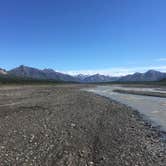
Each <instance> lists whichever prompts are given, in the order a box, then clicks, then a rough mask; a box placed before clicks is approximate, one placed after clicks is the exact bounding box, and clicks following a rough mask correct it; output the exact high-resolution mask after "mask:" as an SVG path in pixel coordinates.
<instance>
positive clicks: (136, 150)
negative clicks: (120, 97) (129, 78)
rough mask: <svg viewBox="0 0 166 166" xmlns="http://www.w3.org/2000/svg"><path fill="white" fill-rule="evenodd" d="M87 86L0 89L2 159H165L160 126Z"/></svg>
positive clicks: (114, 163) (150, 162)
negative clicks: (155, 126) (146, 122)
mask: <svg viewBox="0 0 166 166" xmlns="http://www.w3.org/2000/svg"><path fill="white" fill-rule="evenodd" d="M84 86H86V85H63V86H59V85H58V86H50V85H49V86H24V87H21V86H20V87H16V88H15V87H13V88H11V89H10V88H5V89H0V92H1V95H0V105H1V106H2V107H0V163H1V164H2V165H28V166H29V165H43V166H45V165H57V166H64V165H68V166H78V165H80V166H85V165H88V166H93V165H95V166H119V165H123V166H130V165H132V166H133V165H140V166H156V165H160V166H164V165H165V163H166V143H164V142H162V141H161V139H160V133H159V132H157V131H156V130H152V129H151V126H149V125H147V124H145V122H144V121H142V120H141V119H140V117H139V115H138V114H137V113H136V112H135V111H133V110H132V109H130V108H129V107H126V106H125V105H123V104H119V103H118V102H115V101H112V100H110V99H108V98H105V97H102V96H99V95H95V94H93V93H90V92H84V91H80V89H82V88H83V87H84ZM11 104H12V105H11Z"/></svg>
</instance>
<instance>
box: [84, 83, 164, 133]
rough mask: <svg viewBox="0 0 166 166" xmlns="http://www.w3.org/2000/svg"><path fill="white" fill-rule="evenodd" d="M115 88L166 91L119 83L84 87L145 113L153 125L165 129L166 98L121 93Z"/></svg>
mask: <svg viewBox="0 0 166 166" xmlns="http://www.w3.org/2000/svg"><path fill="white" fill-rule="evenodd" d="M115 89H122V90H135V91H150V92H161V93H166V91H165V89H162V88H136V87H123V86H119V85H110V86H97V87H95V88H90V89H86V90H87V91H90V92H93V93H96V94H99V95H102V96H106V97H109V98H111V99H113V100H116V101H118V102H120V103H122V104H125V105H127V106H130V107H132V108H133V109H136V110H138V111H139V112H140V113H141V114H143V115H145V116H144V117H145V118H147V119H148V120H150V121H151V122H152V125H154V126H160V127H161V129H162V130H164V131H166V98H160V97H153V96H144V95H133V94H122V93H118V92H113V90H115Z"/></svg>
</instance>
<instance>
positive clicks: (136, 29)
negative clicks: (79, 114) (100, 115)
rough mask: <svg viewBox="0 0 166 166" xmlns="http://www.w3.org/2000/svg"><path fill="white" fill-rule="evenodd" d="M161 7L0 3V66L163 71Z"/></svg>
mask: <svg viewBox="0 0 166 166" xmlns="http://www.w3.org/2000/svg"><path fill="white" fill-rule="evenodd" d="M165 8H166V1H165V0H24V1H23V0H5V1H2V2H1V5H0V59H1V60H0V67H3V68H6V69H11V68H14V67H16V66H19V65H21V64H24V65H27V66H32V67H36V68H41V69H43V68H53V69H55V70H58V71H63V72H66V73H72V74H73V73H74V74H75V73H80V72H81V73H88V74H93V73H102V74H111V75H121V74H127V73H132V72H135V71H140V72H143V71H145V70H148V69H157V70H161V71H166V19H165V18H166V10H165Z"/></svg>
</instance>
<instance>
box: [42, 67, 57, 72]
mask: <svg viewBox="0 0 166 166" xmlns="http://www.w3.org/2000/svg"><path fill="white" fill-rule="evenodd" d="M43 71H44V72H47V73H53V72H55V71H54V70H53V69H49V68H46V69H43Z"/></svg>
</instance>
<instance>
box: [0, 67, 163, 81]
mask: <svg viewBox="0 0 166 166" xmlns="http://www.w3.org/2000/svg"><path fill="white" fill-rule="evenodd" d="M0 75H1V77H2V76H6V77H7V76H9V77H19V78H23V79H26V78H28V79H38V80H55V81H66V82H81V83H95V82H99V83H100V82H115V81H116V82H134V81H138V82H141V81H159V80H162V79H164V78H166V73H163V72H160V71H156V70H148V71H147V72H145V73H139V72H136V73H134V74H130V75H126V76H120V77H112V76H107V75H102V74H94V75H84V74H79V75H76V76H72V75H69V74H65V73H61V72H57V71H55V70H53V69H50V68H46V69H43V70H42V69H37V68H34V67H29V66H24V65H20V66H18V67H16V68H14V69H11V70H9V71H7V70H5V69H1V68H0Z"/></svg>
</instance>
